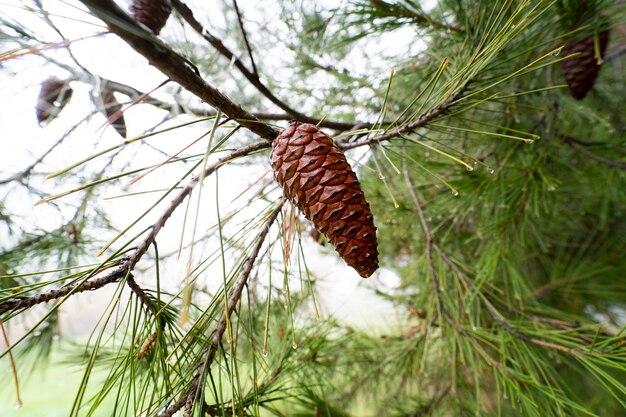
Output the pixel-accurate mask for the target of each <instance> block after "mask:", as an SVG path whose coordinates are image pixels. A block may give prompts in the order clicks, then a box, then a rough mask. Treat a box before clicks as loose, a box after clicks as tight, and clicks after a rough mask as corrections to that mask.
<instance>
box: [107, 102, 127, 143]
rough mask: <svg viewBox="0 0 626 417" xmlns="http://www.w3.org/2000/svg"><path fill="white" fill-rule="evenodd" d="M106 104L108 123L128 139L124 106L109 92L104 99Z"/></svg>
mask: <svg viewBox="0 0 626 417" xmlns="http://www.w3.org/2000/svg"><path fill="white" fill-rule="evenodd" d="M102 103H103V104H104V112H105V113H106V115H107V121H108V122H109V124H110V125H111V126H113V128H114V129H115V130H116V131H117V133H119V134H120V136H121V137H123V138H125V137H126V121H125V120H124V114H123V113H122V112H121V110H122V105H121V104H120V103H119V102H118V101H117V100H116V99H115V96H114V95H113V92H112V91H108V92H107V93H106V94H105V96H104V98H103V99H102Z"/></svg>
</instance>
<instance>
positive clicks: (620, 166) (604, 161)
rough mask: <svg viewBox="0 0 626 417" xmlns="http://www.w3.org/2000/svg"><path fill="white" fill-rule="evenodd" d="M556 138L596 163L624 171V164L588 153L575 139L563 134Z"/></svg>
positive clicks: (625, 166)
mask: <svg viewBox="0 0 626 417" xmlns="http://www.w3.org/2000/svg"><path fill="white" fill-rule="evenodd" d="M558 138H559V139H560V140H561V141H562V142H565V143H567V144H568V145H570V146H571V147H572V148H574V149H576V150H577V151H579V152H580V153H582V154H584V155H586V156H588V157H589V158H591V159H593V160H595V161H598V162H600V163H602V164H604V165H607V166H610V167H611V168H617V169H624V170H626V162H620V161H615V160H612V159H608V158H605V157H603V156H600V155H598V154H597V153H595V152H592V151H590V150H589V149H587V148H586V147H585V145H583V144H582V143H581V142H580V141H578V140H576V139H575V138H573V137H571V136H568V135H565V134H560V135H558Z"/></svg>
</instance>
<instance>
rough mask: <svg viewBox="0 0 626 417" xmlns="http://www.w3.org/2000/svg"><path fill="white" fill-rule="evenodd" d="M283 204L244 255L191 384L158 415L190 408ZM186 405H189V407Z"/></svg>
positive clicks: (171, 414) (162, 416)
mask: <svg viewBox="0 0 626 417" xmlns="http://www.w3.org/2000/svg"><path fill="white" fill-rule="evenodd" d="M283 204H284V201H283V202H281V203H280V204H279V205H278V207H276V208H275V209H274V210H273V211H272V212H271V214H270V215H269V217H268V218H267V220H266V221H265V225H264V226H263V229H262V230H261V232H260V233H259V235H258V236H257V242H256V244H255V245H254V247H253V248H252V250H251V251H250V253H249V254H248V256H247V257H246V259H245V261H244V263H243V268H242V270H241V273H240V274H239V277H238V278H237V280H236V281H235V284H234V285H233V288H232V289H231V293H230V296H229V297H228V304H227V309H226V311H225V312H224V313H223V314H222V317H221V318H220V321H219V322H218V324H217V327H216V329H215V332H214V335H213V339H212V340H211V344H210V345H209V346H208V348H207V349H206V352H205V355H204V356H205V359H204V360H203V361H202V362H201V363H200V365H199V366H198V372H196V375H195V376H194V378H193V380H192V382H191V386H190V387H189V389H187V391H186V392H185V394H183V395H182V396H181V397H180V398H179V399H178V400H177V401H176V402H175V403H174V404H172V405H171V406H169V407H168V408H167V409H166V410H165V411H163V412H162V413H161V414H159V417H172V416H173V415H174V413H176V412H177V411H178V410H180V409H181V408H182V407H183V406H185V413H187V411H190V410H191V406H192V405H193V401H194V398H195V397H196V391H197V390H198V388H199V386H200V380H201V378H202V377H203V375H204V374H205V372H206V371H207V370H208V369H209V367H210V366H211V363H213V360H214V359H215V355H216V354H217V350H218V348H219V346H220V344H221V342H222V336H223V335H224V332H225V331H226V328H227V323H228V321H229V320H230V316H231V314H232V313H233V311H234V310H235V307H236V306H237V304H239V300H240V299H241V294H242V293H243V289H244V287H245V286H246V284H247V282H248V278H249V277H250V273H251V272H252V268H253V267H254V263H255V261H256V259H257V257H258V256H259V252H260V251H261V247H262V246H263V244H264V243H265V238H266V237H267V234H268V233H269V231H270V228H271V226H272V224H273V223H274V221H275V220H276V218H277V217H278V214H279V213H280V210H281V209H282V206H283ZM224 290H225V289H224ZM189 404H190V405H189ZM187 405H189V408H188V406H187Z"/></svg>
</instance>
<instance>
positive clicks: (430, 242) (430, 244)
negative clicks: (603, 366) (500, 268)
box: [403, 162, 584, 356]
mask: <svg viewBox="0 0 626 417" xmlns="http://www.w3.org/2000/svg"><path fill="white" fill-rule="evenodd" d="M403 171H404V172H403V174H404V177H405V180H406V183H407V188H408V189H409V194H410V195H411V199H412V200H413V204H414V206H415V209H416V211H417V214H418V217H419V220H420V223H421V226H422V229H423V231H424V235H425V238H426V247H425V254H424V255H425V256H426V259H427V260H428V265H429V274H430V276H431V281H432V282H431V284H432V286H433V290H434V291H435V294H436V295H437V303H438V305H439V309H440V311H441V312H442V314H444V318H446V321H448V323H450V324H451V325H452V326H453V327H454V328H455V329H456V330H457V331H460V333H461V334H466V335H469V334H468V333H467V332H465V331H464V330H462V329H461V328H460V326H458V324H457V323H454V322H452V321H451V318H450V317H449V316H448V315H447V314H445V309H444V307H443V303H442V300H441V289H440V288H439V283H438V280H437V278H436V276H435V270H434V267H433V261H432V249H434V250H435V251H437V253H438V254H439V256H440V257H441V259H442V260H443V261H444V262H445V263H446V264H447V265H448V266H449V267H450V268H452V270H453V271H455V272H456V273H457V274H458V275H459V276H460V277H461V279H462V280H463V283H464V284H465V286H466V288H468V289H470V290H474V289H475V287H474V285H473V283H472V281H471V280H470V279H469V277H468V276H467V274H465V273H464V272H463V271H461V270H460V269H458V268H457V266H456V265H455V264H454V262H452V260H451V259H450V258H449V257H448V255H447V254H446V253H445V252H444V251H443V250H442V249H441V247H439V245H437V243H436V242H435V241H434V239H433V235H432V233H431V231H430V228H429V226H428V222H427V220H426V217H425V216H424V211H423V210H422V207H421V204H420V202H419V198H418V196H417V193H416V192H415V187H414V185H413V181H412V180H411V177H410V175H409V172H408V169H407V166H406V162H403ZM479 298H480V300H481V302H482V304H483V305H484V306H485V309H486V310H487V313H488V314H489V315H490V316H491V318H492V319H493V320H494V321H495V322H496V323H498V325H500V327H502V328H503V329H504V330H505V331H506V332H507V333H509V334H510V335H512V336H514V337H516V338H518V339H520V340H523V341H525V342H528V343H532V344H534V345H539V346H543V347H547V348H550V349H554V350H558V351H560V352H563V353H567V354H569V355H572V356H577V355H580V354H583V353H584V352H583V351H581V350H580V349H576V348H570V347H567V346H563V345H559V344H556V343H552V342H548V341H546V340H542V339H537V338H535V337H532V336H530V335H528V334H526V333H524V332H521V331H519V330H516V329H514V328H513V327H512V326H511V325H510V324H509V322H508V321H507V320H506V319H505V318H504V317H502V315H500V314H499V312H498V311H497V310H496V309H495V307H494V306H493V305H492V304H491V303H489V302H488V301H487V299H486V298H485V297H484V296H481V297H479ZM470 336H471V335H470Z"/></svg>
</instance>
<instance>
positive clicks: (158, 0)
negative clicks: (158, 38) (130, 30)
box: [130, 0, 172, 35]
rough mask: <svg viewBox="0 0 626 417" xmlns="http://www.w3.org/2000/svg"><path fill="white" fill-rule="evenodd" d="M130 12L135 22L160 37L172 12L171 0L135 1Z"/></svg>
mask: <svg viewBox="0 0 626 417" xmlns="http://www.w3.org/2000/svg"><path fill="white" fill-rule="evenodd" d="M130 11H131V13H132V15H133V17H134V18H135V20H136V21H137V22H139V23H141V24H143V25H144V26H146V27H148V28H149V29H150V30H151V31H152V32H154V34H155V35H158V34H159V32H161V29H163V26H165V22H167V18H168V17H169V16H170V13H171V12H172V3H171V1H170V0H133V2H132V4H131V5H130Z"/></svg>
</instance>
